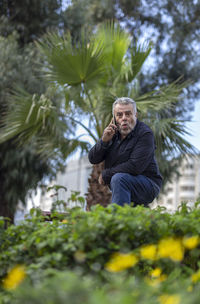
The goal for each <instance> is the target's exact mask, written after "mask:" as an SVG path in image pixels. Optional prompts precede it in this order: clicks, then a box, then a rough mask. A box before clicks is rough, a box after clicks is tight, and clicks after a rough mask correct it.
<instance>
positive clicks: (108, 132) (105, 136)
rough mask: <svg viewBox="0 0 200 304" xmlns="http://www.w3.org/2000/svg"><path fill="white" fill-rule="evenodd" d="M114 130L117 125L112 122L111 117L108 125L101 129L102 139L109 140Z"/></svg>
mask: <svg viewBox="0 0 200 304" xmlns="http://www.w3.org/2000/svg"><path fill="white" fill-rule="evenodd" d="M116 130H117V126H116V125H115V124H114V123H113V119H112V120H111V122H110V124H109V125H108V127H106V128H105V130H104V131H103V136H102V141H103V142H109V141H110V140H111V139H112V138H113V136H114V134H115V132H116Z"/></svg>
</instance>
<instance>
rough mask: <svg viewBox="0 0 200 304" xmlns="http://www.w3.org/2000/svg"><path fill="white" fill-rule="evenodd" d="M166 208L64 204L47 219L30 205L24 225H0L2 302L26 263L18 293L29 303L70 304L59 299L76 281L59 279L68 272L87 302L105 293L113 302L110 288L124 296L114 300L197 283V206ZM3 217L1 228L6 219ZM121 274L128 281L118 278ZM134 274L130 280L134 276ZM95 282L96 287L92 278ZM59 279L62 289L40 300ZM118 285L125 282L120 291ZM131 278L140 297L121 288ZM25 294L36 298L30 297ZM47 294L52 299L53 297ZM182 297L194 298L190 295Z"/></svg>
mask: <svg viewBox="0 0 200 304" xmlns="http://www.w3.org/2000/svg"><path fill="white" fill-rule="evenodd" d="M164 211H165V210H164V209H163V208H158V209H156V210H151V209H148V208H144V207H141V206H138V207H136V208H132V207H130V206H125V207H120V206H117V205H111V206H109V207H107V208H103V207H101V206H95V207H94V208H93V210H92V211H91V212H84V211H82V210H81V209H80V208H73V209H70V210H66V212H65V213H64V214H58V213H56V212H54V214H53V215H52V220H51V221H46V219H47V218H46V217H45V216H43V215H42V213H41V211H40V210H38V209H33V210H32V211H31V217H30V218H27V219H26V220H25V221H23V222H22V223H21V224H20V225H18V226H14V225H10V226H9V227H8V228H7V229H6V230H5V229H3V228H2V229H1V230H0V242H1V243H0V278H1V280H2V284H1V295H2V296H3V301H4V302H2V303H6V297H8V299H9V294H10V293H9V291H8V292H7V290H6V288H5V281H6V277H7V275H8V273H9V272H10V270H11V269H12V267H15V266H16V265H23V267H25V269H26V280H25V283H26V284H27V286H28V287H27V288H25V289H23V288H22V289H21V287H19V288H17V291H16V292H19V293H20V295H19V294H18V296H17V297H16V299H18V298H19V299H20V300H21V302H24V303H66V302H67V301H66V302H62V301H63V300H62V293H63V294H64V295H65V297H68V295H70V294H71V293H73V288H75V287H73V286H72V285H69V284H67V285H66V286H65V284H64V282H63V284H64V285H62V284H61V283H55V282H59V280H61V281H62V276H63V275H64V276H66V279H63V280H64V281H66V282H67V280H68V279H67V278H68V277H70V276H72V277H73V276H75V277H73V278H74V279H72V280H75V281H73V282H77V283H76V284H74V286H75V285H77V286H79V285H80V286H82V287H81V288H82V289H81V290H82V291H83V293H84V294H86V296H85V297H86V299H87V300H86V301H85V303H90V302H91V301H92V299H93V297H94V298H95V300H94V302H93V303H100V300H99V299H100V298H101V297H102V299H103V300H102V301H104V302H105V303H111V302H109V301H111V298H112V292H109V290H111V291H112V290H115V291H114V295H116V303H120V302H117V301H118V300H117V299H121V303H157V302H156V301H157V300H156V301H154V300H155V297H156V299H157V296H159V295H161V294H162V293H173V292H175V293H176V292H178V293H179V294H182V293H180V290H181V289H183V285H184V284H185V285H186V286H187V287H188V286H190V285H191V284H192V285H191V286H193V285H195V284H197V285H198V284H199V283H198V281H199V280H200V273H199V272H198V271H199V268H200V264H199V257H200V238H199V236H200V221H199V218H200V209H198V206H197V208H195V209H194V210H192V211H188V210H187V208H186V206H183V207H182V209H180V210H179V211H177V212H176V213H175V214H168V213H166V212H164ZM0 224H1V227H3V221H2V219H1V222H0ZM113 254H115V255H113ZM72 272H73V273H74V274H72ZM112 272H117V273H116V274H113V273H112ZM118 272H119V273H118ZM55 273H56V274H55ZM178 277H179V279H178ZM83 278H84V280H83ZM86 278H88V281H89V282H90V283H87V284H89V287H88V285H87V284H86V283H85V280H86ZM115 278H117V281H116V279H115ZM122 278H123V282H124V283H123V284H121V283H119V282H118V281H120V280H122ZM180 278H181V279H180ZM129 280H132V281H131V283H130V282H129ZM146 280H147V281H148V280H149V281H151V282H152V283H153V284H154V283H155V284H157V283H158V284H160V285H159V286H161V287H159V288H158V289H156V290H158V292H157V293H156V292H155V288H153V287H151V288H150V287H148V286H149V284H147V283H146ZM11 281H12V279H11ZM69 281H70V279H69ZM82 281H83V282H82ZM86 281H87V280H86ZM88 281H87V282H88ZM179 281H180V284H178V285H177V282H179ZM81 282H82V283H83V285H81V284H82V283H81ZM94 282H95V285H96V287H97V289H95V288H94V286H93V285H92V284H93V283H94ZM117 282H118V283H117ZM120 282H121V281H120ZM135 282H137V283H135ZM138 282H139V283H138ZM25 283H24V284H25ZM45 284H47V285H45ZM54 284H55V289H56V288H57V289H56V290H57V295H55V297H58V298H57V299H56V298H55V301H54V300H52V301H50V300H49V302H45V301H43V302H41V300H40V299H41V296H39V294H40V293H43V294H45V293H48V292H47V291H48V290H49V294H50V295H51V294H52V293H53V290H54V288H53V287H52V288H51V287H50V286H51V285H52V286H54ZM84 284H86V285H84ZM115 284H118V285H119V287H120V284H121V285H122V287H121V288H119V290H118V288H117V289H116V287H115ZM124 284H125V285H124ZM126 284H127V285H126ZM130 284H133V285H132V288H133V293H136V294H135V295H134V297H135V299H137V301H136V300H134V301H135V302H134V301H133V298H132V296H131V295H127V302H126V301H125V300H124V299H123V300H122V298H123V297H125V298H126V292H125V291H123V290H129V289H130ZM135 284H136V285H137V286H138V285H139V286H140V287H137V288H139V289H140V288H141V295H139V294H140V292H139V293H137V292H136V287H135ZM118 285H117V286H118ZM171 285H173V286H176V288H175V290H174V291H173V290H171V289H169V286H171ZM185 285H184V286H185ZM56 286H57V287H56ZM106 286H107V287H108V290H107V289H106ZM163 286H164V287H163ZM34 288H35V291H34ZM102 288H103V289H102ZM134 288H135V289H134ZM144 288H145V290H146V289H148V288H150V291H149V294H148V293H147V296H148V297H149V299H152V300H151V301H152V302H151V301H150V300H149V302H148V301H147V298H145V295H143V292H142V290H144ZM152 288H153V289H152ZM163 288H164V289H163ZM191 288H196V287H194V286H193V287H191ZM162 289H163V290H162ZM19 290H21V291H19ZM22 290H24V292H22ZM28 290H30V291H29V292H28ZM59 290H60V292H61V294H60V295H59ZM77 290H79V287H78V289H77ZM26 291H27V292H26ZM184 292H185V288H184ZM12 293H13V292H11V294H12ZM80 295H81V292H80ZM26 296H27V297H28V296H29V297H30V299H32V298H33V300H30V302H28V300H27V302H26V300H25V299H26ZM23 297H24V298H23ZM34 297H35V298H34ZM59 297H61V299H59ZM70 297H71V296H70ZM98 297H99V298H98ZM120 297H122V298H120ZM129 297H130V299H129ZM137 297H141V299H142V298H143V297H144V299H145V300H144V299H143V302H142V300H141V301H140V300H139V298H137ZM181 297H182V296H181ZM36 298H38V300H36ZM50 298H52V299H54V298H53V296H50ZM50 298H49V299H50ZM23 299H24V300H23ZM77 299H78V300H76V299H75V300H73V301H74V302H73V301H72V303H80V299H81V296H80V298H79V297H77ZM153 299H154V300H153ZM195 299H196V298H195ZM195 299H194V303H195V301H196V300H195ZM8 301H9V300H8ZM16 301H17V300H16ZM31 301H32V302H31ZM37 301H38V302H37ZM76 301H77V302H76ZM78 301H79V302H78ZM145 301H147V302H145ZM153 301H154V302H153ZM184 301H185V302H183V303H189V302H187V297H185V296H184ZM0 303H1V302H0ZM7 303H9V302H7ZM12 303H15V302H12ZM16 303H18V302H16ZM91 303H92V302H91ZM158 303H159V302H158ZM163 303H164V302H163ZM172 303H175V302H172ZM181 303H182V302H181ZM190 303H192V302H190Z"/></svg>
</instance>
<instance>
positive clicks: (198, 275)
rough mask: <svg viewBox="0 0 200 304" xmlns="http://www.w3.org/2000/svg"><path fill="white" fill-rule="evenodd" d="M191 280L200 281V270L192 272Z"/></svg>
mask: <svg viewBox="0 0 200 304" xmlns="http://www.w3.org/2000/svg"><path fill="white" fill-rule="evenodd" d="M191 278H192V282H193V283H196V282H198V281H200V270H198V271H197V272H195V273H193V275H192V277H191Z"/></svg>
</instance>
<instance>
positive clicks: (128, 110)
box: [114, 104, 137, 138]
mask: <svg viewBox="0 0 200 304" xmlns="http://www.w3.org/2000/svg"><path fill="white" fill-rule="evenodd" d="M114 115H115V119H116V122H117V126H118V130H119V132H120V134H121V136H122V138H125V137H126V136H127V135H128V134H129V133H130V132H131V131H132V130H133V128H134V127H135V125H136V122H137V113H135V112H134V109H133V106H132V104H127V105H125V104H117V105H116V106H115V108H114Z"/></svg>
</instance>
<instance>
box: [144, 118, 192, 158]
mask: <svg viewBox="0 0 200 304" xmlns="http://www.w3.org/2000/svg"><path fill="white" fill-rule="evenodd" d="M150 127H151V128H152V130H153V132H154V136H155V140H156V145H157V150H158V152H159V153H162V152H163V151H170V153H171V157H172V156H177V155H178V154H179V153H194V152H195V148H194V147H193V146H192V144H190V143H189V142H188V141H187V140H186V139H185V136H186V135H190V133H189V131H188V130H187V128H186V125H185V121H181V120H178V119H175V118H169V117H167V118H162V119H159V118H157V119H155V120H153V119H152V121H151V124H150Z"/></svg>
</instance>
